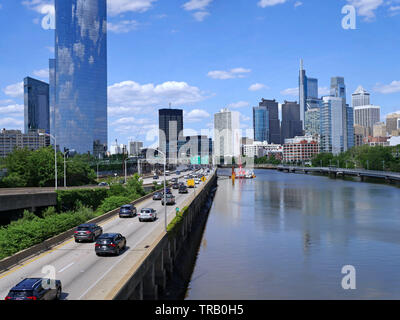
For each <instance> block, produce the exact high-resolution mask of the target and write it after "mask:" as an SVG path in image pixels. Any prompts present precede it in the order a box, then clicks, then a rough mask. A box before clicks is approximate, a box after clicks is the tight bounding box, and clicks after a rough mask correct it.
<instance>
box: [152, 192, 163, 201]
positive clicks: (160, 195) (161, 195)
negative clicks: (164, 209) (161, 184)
mask: <svg viewBox="0 0 400 320" xmlns="http://www.w3.org/2000/svg"><path fill="white" fill-rule="evenodd" d="M162 197H163V194H162V192H157V193H155V194H154V195H153V200H161V199H162Z"/></svg>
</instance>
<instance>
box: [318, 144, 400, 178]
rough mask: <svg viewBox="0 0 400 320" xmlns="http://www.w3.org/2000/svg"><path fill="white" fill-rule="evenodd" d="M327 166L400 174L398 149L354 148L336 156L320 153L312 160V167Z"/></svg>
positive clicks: (399, 152) (380, 147)
mask: <svg viewBox="0 0 400 320" xmlns="http://www.w3.org/2000/svg"><path fill="white" fill-rule="evenodd" d="M321 165H322V166H323V167H327V166H329V165H332V166H338V167H340V168H346V167H347V168H349V169H354V168H361V169H369V170H378V171H382V170H385V171H394V172H400V148H399V147H383V146H374V147H372V146H368V145H363V146H359V147H354V148H352V149H350V150H348V151H346V152H342V153H340V154H339V155H337V156H334V155H333V154H332V153H320V154H318V155H317V156H315V157H314V158H313V160H312V166H313V167H319V166H321Z"/></svg>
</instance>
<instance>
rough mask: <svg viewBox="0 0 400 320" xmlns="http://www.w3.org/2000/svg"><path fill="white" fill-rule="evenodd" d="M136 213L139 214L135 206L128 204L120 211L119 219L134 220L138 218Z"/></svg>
mask: <svg viewBox="0 0 400 320" xmlns="http://www.w3.org/2000/svg"><path fill="white" fill-rule="evenodd" d="M136 213H137V210H136V208H135V207H134V205H133V204H126V205H124V206H122V207H121V208H120V209H119V217H120V218H124V217H129V218H133V217H134V216H136Z"/></svg>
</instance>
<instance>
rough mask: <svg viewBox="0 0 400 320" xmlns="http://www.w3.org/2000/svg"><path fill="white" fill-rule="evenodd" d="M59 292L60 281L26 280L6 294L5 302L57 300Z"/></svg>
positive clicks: (59, 295)
mask: <svg viewBox="0 0 400 320" xmlns="http://www.w3.org/2000/svg"><path fill="white" fill-rule="evenodd" d="M52 282H53V283H52ZM61 292H62V287H61V281H60V280H53V281H51V280H50V279H43V278H26V279H24V280H22V281H21V282H20V283H18V284H17V285H16V286H15V287H13V288H12V289H11V290H10V291H9V292H8V295H7V296H6V298H5V300H55V299H57V300H59V299H60V297H61Z"/></svg>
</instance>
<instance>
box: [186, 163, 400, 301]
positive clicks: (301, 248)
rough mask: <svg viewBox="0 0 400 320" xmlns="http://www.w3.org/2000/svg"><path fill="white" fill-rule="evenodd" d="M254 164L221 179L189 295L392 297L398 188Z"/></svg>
mask: <svg viewBox="0 0 400 320" xmlns="http://www.w3.org/2000/svg"><path fill="white" fill-rule="evenodd" d="M225 173H228V174H229V171H225ZM255 173H256V176H257V177H256V179H254V180H236V182H235V184H234V185H232V181H231V180H229V179H226V178H225V179H224V178H221V179H219V181H218V190H217V193H216V196H215V198H214V203H213V205H212V208H211V211H210V214H209V218H208V221H207V225H206V228H205V231H204V234H203V238H202V241H201V245H200V248H199V252H198V255H197V260H196V264H195V268H194V271H193V274H192V278H191V281H190V283H189V287H188V289H187V293H186V299H187V300H197V299H210V300H221V299H229V300H247V299H255V300H266V299H273V300H275V299H400V189H399V188H398V187H395V186H390V185H385V184H373V183H363V182H354V181H346V180H342V179H331V178H328V177H325V176H316V175H304V174H289V173H282V172H277V171H273V170H257V171H256V172H255ZM346 265H351V266H353V267H354V268H355V277H354V278H353V280H354V282H353V283H354V284H355V285H356V289H348V290H345V289H343V287H342V279H343V278H344V277H345V276H346V274H343V273H342V268H343V267H344V266H346Z"/></svg>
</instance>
